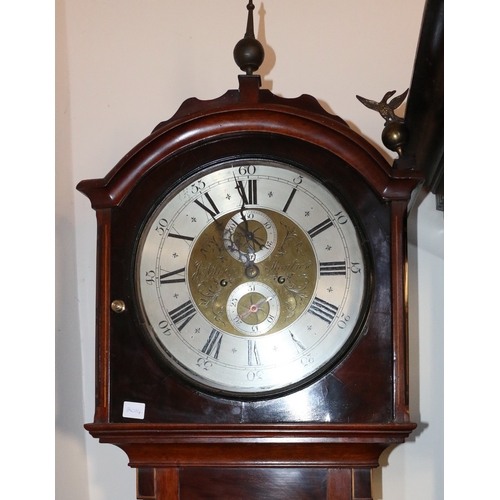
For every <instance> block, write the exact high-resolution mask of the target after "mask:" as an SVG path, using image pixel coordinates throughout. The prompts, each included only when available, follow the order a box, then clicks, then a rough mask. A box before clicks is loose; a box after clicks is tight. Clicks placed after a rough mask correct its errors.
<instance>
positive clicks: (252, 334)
mask: <svg viewBox="0 0 500 500" xmlns="http://www.w3.org/2000/svg"><path fill="white" fill-rule="evenodd" d="M367 273H368V270H367V268H366V264H365V259H364V257H363V250H362V247H361V244H360V240H359V236H358V233H357V230H356V226H355V224H354V222H353V220H352V219H351V217H350V215H349V213H348V211H347V210H346V208H345V207H344V206H343V205H342V204H341V203H340V201H339V200H338V198H337V197H335V196H334V195H333V194H332V193H331V192H330V191H329V190H327V189H326V188H325V187H324V186H323V185H322V184H321V183H320V182H318V181H317V180H316V179H315V178H313V177H311V176H309V175H308V174H306V173H305V172H303V171H301V170H299V169H296V168H294V167H292V166H290V165H286V164H283V163H278V162H271V161H267V160H255V159H253V160H238V161H231V162H223V163H220V164H218V165H216V166H212V167H210V168H208V169H206V170H204V171H203V173H202V174H199V175H196V176H193V177H192V178H190V179H188V180H187V181H185V182H183V183H182V184H181V185H180V186H179V187H178V188H177V189H175V190H174V191H173V192H171V193H169V194H168V195H167V196H166V197H165V199H164V200H163V201H162V202H161V203H160V204H159V206H158V207H157V209H156V210H155V211H154V213H153V215H152V216H151V217H150V219H149V221H148V223H147V225H146V227H145V230H144V231H143V234H142V236H141V239H140V243H139V250H138V253H137V260H136V283H137V294H138V298H139V303H140V306H141V307H140V309H141V315H142V321H143V322H144V323H145V324H146V326H147V335H148V337H149V339H150V340H151V341H152V342H153V343H154V345H155V346H156V348H157V350H158V351H159V352H160V354H161V355H162V356H163V358H164V359H165V360H166V361H167V362H168V363H169V364H170V365H171V366H173V367H174V368H175V369H176V370H178V371H180V372H181V373H182V374H183V376H185V377H188V378H189V379H190V380H191V381H193V382H195V383H197V384H198V385H202V386H204V387H206V388H207V389H209V390H216V391H218V392H225V393H227V394H232V395H243V396H244V395H247V396H263V395H266V394H272V393H277V392H280V391H285V390H288V389H290V388H292V387H295V386H298V385H300V384H301V383H303V382H305V381H307V380H309V379H311V378H312V377H313V376H314V375H315V374H317V373H319V372H321V370H323V369H324V368H325V367H326V366H330V364H331V363H332V361H334V360H335V359H337V358H338V357H339V355H340V354H341V353H342V352H343V351H344V350H345V347H346V346H347V345H349V344H350V342H351V341H352V339H353V338H354V336H355V335H356V333H357V332H358V331H359V328H360V322H361V320H362V317H361V316H362V312H363V310H364V309H365V307H364V303H365V301H366V296H367V290H366V283H367V281H368V280H367V279H366V278H367V276H366V275H367Z"/></svg>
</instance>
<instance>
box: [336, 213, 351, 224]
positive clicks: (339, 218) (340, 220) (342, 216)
mask: <svg viewBox="0 0 500 500" xmlns="http://www.w3.org/2000/svg"><path fill="white" fill-rule="evenodd" d="M334 217H335V218H336V219H337V222H338V223H339V224H342V225H344V224H346V223H347V221H348V220H349V219H348V218H347V215H345V214H344V212H342V211H340V212H339V213H338V214H335V215H334Z"/></svg>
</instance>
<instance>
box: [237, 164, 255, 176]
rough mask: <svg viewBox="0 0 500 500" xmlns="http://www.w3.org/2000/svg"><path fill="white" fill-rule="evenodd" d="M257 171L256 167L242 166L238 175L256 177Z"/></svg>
mask: <svg viewBox="0 0 500 500" xmlns="http://www.w3.org/2000/svg"><path fill="white" fill-rule="evenodd" d="M256 171H257V169H256V167H255V165H241V167H239V168H238V173H239V174H240V175H254V174H255V172H256Z"/></svg>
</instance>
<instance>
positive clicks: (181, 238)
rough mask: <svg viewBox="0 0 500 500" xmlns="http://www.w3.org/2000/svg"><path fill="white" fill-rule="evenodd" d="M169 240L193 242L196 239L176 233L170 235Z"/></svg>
mask: <svg viewBox="0 0 500 500" xmlns="http://www.w3.org/2000/svg"><path fill="white" fill-rule="evenodd" d="M168 237H169V238H177V239H179V240H186V241H193V240H194V238H193V237H192V236H184V235H183V234H176V233H168Z"/></svg>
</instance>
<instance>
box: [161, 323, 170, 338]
mask: <svg viewBox="0 0 500 500" xmlns="http://www.w3.org/2000/svg"><path fill="white" fill-rule="evenodd" d="M158 328H159V329H160V330H161V333H163V335H166V336H167V337H169V336H170V335H172V330H171V329H170V327H169V326H168V321H165V320H162V321H160V322H159V323H158Z"/></svg>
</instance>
